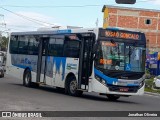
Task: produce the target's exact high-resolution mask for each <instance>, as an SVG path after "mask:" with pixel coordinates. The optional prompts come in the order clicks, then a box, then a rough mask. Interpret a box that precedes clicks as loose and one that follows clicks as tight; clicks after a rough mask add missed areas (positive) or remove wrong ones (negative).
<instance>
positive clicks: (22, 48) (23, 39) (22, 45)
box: [18, 36, 28, 54]
mask: <svg viewBox="0 0 160 120" xmlns="http://www.w3.org/2000/svg"><path fill="white" fill-rule="evenodd" d="M18 40H19V45H18V53H19V54H28V38H27V36H19V39H18Z"/></svg>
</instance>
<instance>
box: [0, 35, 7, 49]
mask: <svg viewBox="0 0 160 120" xmlns="http://www.w3.org/2000/svg"><path fill="white" fill-rule="evenodd" d="M8 41H9V38H8V37H5V36H2V37H0V47H1V50H3V51H6V50H7V45H8Z"/></svg>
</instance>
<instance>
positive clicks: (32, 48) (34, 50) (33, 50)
mask: <svg viewBox="0 0 160 120" xmlns="http://www.w3.org/2000/svg"><path fill="white" fill-rule="evenodd" d="M28 40H29V43H28V54H30V55H38V45H39V41H38V40H37V39H36V36H29V37H28Z"/></svg>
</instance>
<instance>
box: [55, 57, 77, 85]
mask: <svg viewBox="0 0 160 120" xmlns="http://www.w3.org/2000/svg"><path fill="white" fill-rule="evenodd" d="M78 65H79V59H78V58H64V57H61V58H60V57H54V67H53V75H54V76H53V79H55V84H54V86H57V87H63V88H64V84H65V80H66V77H67V75H68V74H69V73H73V74H74V76H75V77H76V79H78Z"/></svg>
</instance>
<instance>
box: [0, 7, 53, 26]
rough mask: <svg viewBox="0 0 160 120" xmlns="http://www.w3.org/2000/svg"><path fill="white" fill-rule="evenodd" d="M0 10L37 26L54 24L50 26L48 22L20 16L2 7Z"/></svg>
mask: <svg viewBox="0 0 160 120" xmlns="http://www.w3.org/2000/svg"><path fill="white" fill-rule="evenodd" d="M0 8H1V9H3V10H5V11H8V12H10V13H12V14H14V15H16V16H19V17H21V18H23V19H26V20H28V21H31V22H34V23H36V24H39V25H43V26H46V25H44V24H48V25H54V24H51V23H48V22H44V21H40V20H37V19H33V18H30V17H27V16H24V15H21V14H18V13H15V12H13V11H11V10H8V9H6V8H3V7H0Z"/></svg>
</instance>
